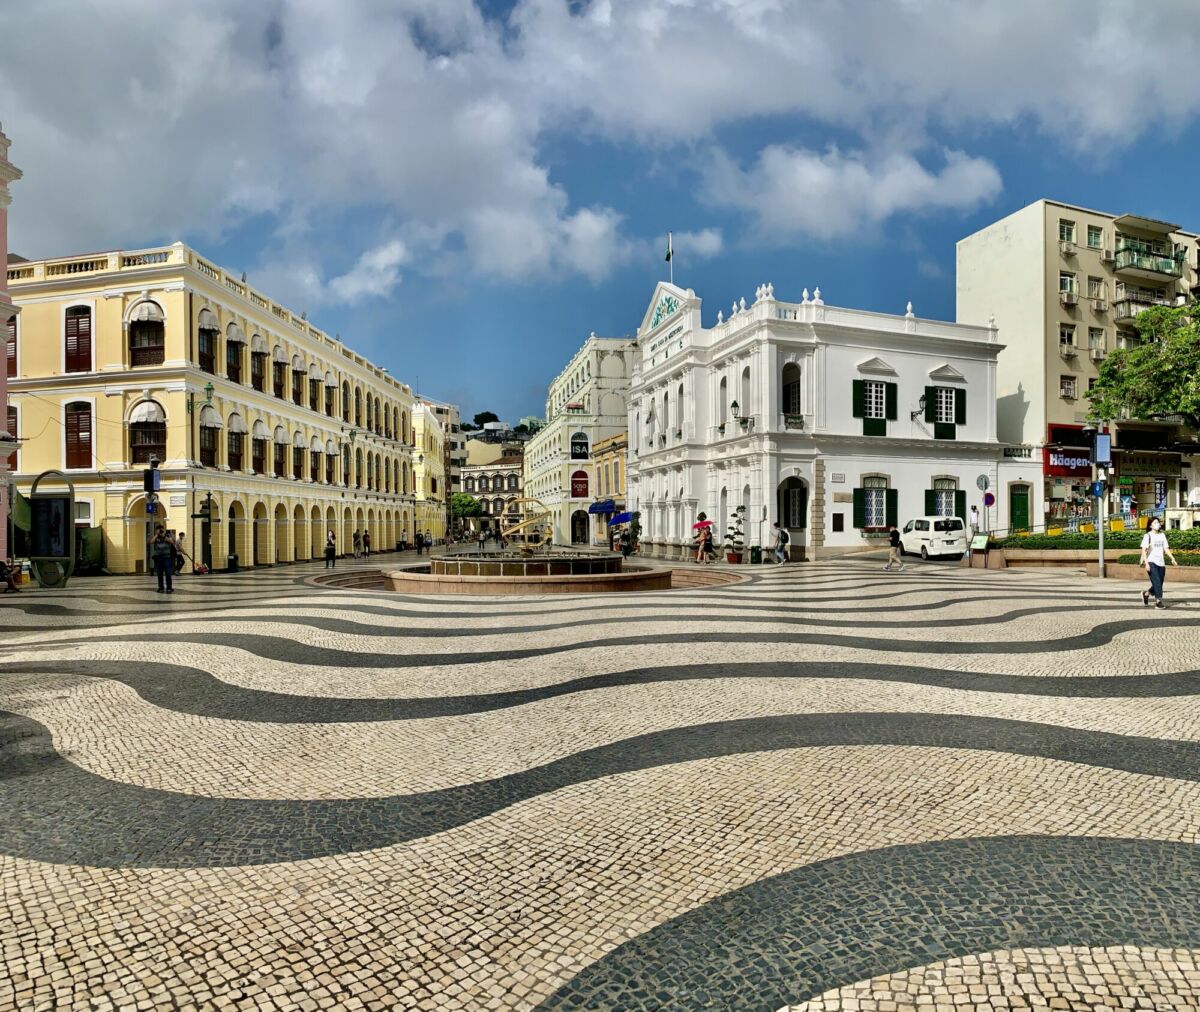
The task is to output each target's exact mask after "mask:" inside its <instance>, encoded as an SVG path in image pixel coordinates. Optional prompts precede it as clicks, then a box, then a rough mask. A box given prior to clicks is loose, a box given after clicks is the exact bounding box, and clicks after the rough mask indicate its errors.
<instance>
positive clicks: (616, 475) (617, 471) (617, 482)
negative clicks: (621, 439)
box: [613, 457, 621, 495]
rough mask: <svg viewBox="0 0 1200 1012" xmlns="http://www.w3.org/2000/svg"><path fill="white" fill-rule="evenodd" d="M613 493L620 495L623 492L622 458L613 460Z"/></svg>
mask: <svg viewBox="0 0 1200 1012" xmlns="http://www.w3.org/2000/svg"><path fill="white" fill-rule="evenodd" d="M613 492H614V493H616V494H618V495H619V494H620V492H621V458H620V457H617V458H616V459H614V460H613Z"/></svg>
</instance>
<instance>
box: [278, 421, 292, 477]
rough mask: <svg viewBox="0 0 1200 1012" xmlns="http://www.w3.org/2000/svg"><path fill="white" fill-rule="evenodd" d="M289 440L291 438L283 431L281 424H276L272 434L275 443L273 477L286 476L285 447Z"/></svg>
mask: <svg viewBox="0 0 1200 1012" xmlns="http://www.w3.org/2000/svg"><path fill="white" fill-rule="evenodd" d="M290 442H291V440H290V439H288V436H287V433H286V432H285V431H284V429H283V426H282V425H276V426H275V434H274V443H275V459H274V464H275V477H276V478H286V477H287V448H288V443H290Z"/></svg>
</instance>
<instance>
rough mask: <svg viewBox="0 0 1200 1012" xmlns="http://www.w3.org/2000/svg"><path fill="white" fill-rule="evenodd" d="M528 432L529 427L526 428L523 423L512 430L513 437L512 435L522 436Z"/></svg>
mask: <svg viewBox="0 0 1200 1012" xmlns="http://www.w3.org/2000/svg"><path fill="white" fill-rule="evenodd" d="M528 432H529V426H528V425H526V424H525V423H524V422H522V423H521V424H520V425H518V426H517V427H516V428H515V429H513V435H514V436H524V435H526V434H527V433H528Z"/></svg>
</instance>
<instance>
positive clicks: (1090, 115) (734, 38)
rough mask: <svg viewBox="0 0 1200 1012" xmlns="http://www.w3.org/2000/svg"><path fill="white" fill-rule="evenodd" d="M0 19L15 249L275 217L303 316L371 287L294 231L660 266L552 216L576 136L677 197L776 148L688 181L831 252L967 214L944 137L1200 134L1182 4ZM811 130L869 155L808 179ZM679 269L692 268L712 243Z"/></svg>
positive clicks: (1097, 144)
mask: <svg viewBox="0 0 1200 1012" xmlns="http://www.w3.org/2000/svg"><path fill="white" fill-rule="evenodd" d="M10 7H11V9H6V11H5V14H4V19H5V32H6V34H8V35H11V37H12V38H16V39H20V40H21V45H19V46H16V47H10V48H9V50H8V51H6V53H5V59H4V60H3V61H2V62H0V94H3V95H4V96H5V110H4V112H5V119H6V128H7V132H8V133H9V134H10V136H12V138H13V141H14V147H13V156H14V158H15V159H16V160H17V162H18V164H20V165H21V166H22V168H24V169H25V170H26V176H25V178H24V179H23V180H21V182H20V183H19V184H18V185H17V187H15V188H14V189H15V193H14V197H15V203H14V207H13V212H12V215H11V226H10V227H11V229H12V231H13V236H14V247H15V248H17V249H19V250H21V251H22V252H24V253H27V254H29V255H53V254H60V253H66V252H71V251H77V250H90V249H101V248H109V247H112V246H115V245H131V244H133V243H137V242H141V241H164V240H171V239H175V238H178V237H180V236H181V235H185V234H186V235H187V236H189V237H193V238H195V239H197V240H199V241H204V240H205V239H211V238H212V237H215V236H220V235H222V234H224V233H225V232H227V231H228V230H229V229H230V228H231V227H233V226H236V225H239V224H242V223H244V222H245V221H246V220H247V219H248V217H250V216H252V215H270V216H273V217H274V219H275V222H276V231H275V234H274V236H273V238H276V239H278V240H279V241H280V242H281V243H282V246H283V248H282V249H280V250H276V251H271V254H270V256H268V257H267V259H269V260H271V261H272V262H274V263H299V264H307V265H308V266H307V267H306V268H304V269H302V270H301V271H300V272H299V274H298V275H297V278H296V279H295V280H293V282H292V284H293V286H294V287H307V288H308V289H309V290H310V292H311V295H312V297H313V298H318V297H319V298H326V299H328V298H344V297H346V296H347V294H349V293H359V294H360V297H364V298H365V297H368V296H369V295H370V294H371V293H373V292H375V291H378V290H382V289H386V288H387V287H388V286H389V284H391V283H394V278H393V277H392V276H391V275H390V274H389V270H390V269H391V268H389V267H386V266H384V267H380V266H379V265H375V266H374V267H373V268H372V266H371V265H370V264H366V263H364V264H362V265H360V267H359V268H356V269H352V270H351V271H350V272H348V273H347V274H346V275H345V279H344V280H342V279H340V278H339V279H335V280H334V281H323V280H322V279H323V278H325V277H327V276H328V275H329V274H331V273H333V271H331V270H330V268H329V265H328V264H327V263H325V262H324V261H325V258H326V254H324V253H320V254H319V253H317V252H314V250H321V251H323V250H330V251H335V250H340V249H341V248H342V246H341V245H340V244H339V243H334V242H329V241H324V238H325V237H323V236H322V235H321V234H320V231H319V229H316V228H315V226H312V225H311V222H312V220H313V219H314V218H315V217H320V216H324V217H325V219H326V220H328V219H330V218H332V217H336V216H337V215H338V214H339V213H340V212H343V211H345V212H362V213H365V214H369V215H375V216H377V217H384V218H386V219H387V220H388V221H389V222H391V223H393V224H394V228H393V229H392V231H393V232H394V233H395V234H397V235H398V236H401V237H402V241H403V243H404V248H405V250H406V251H407V255H408V257H409V258H410V259H409V260H408V261H407V267H406V269H409V270H420V271H422V272H424V271H430V272H434V273H440V274H452V273H459V274H461V273H463V272H471V271H474V272H478V273H481V274H484V275H492V276H496V277H500V278H504V279H518V280H520V279H532V278H542V277H546V276H547V275H549V274H550V273H551V272H553V273H554V274H555V275H557V276H563V277H568V276H579V275H582V276H584V277H587V278H589V279H593V280H599V279H601V278H603V277H605V276H606V275H607V274H608V273H609V272H611V271H612V270H613V269H614V268H616V267H618V266H620V265H622V264H624V263H628V262H630V261H631V260H633V259H637V258H639V257H641V256H643V255H644V254H643V252H642V250H643V248H644V246H645V244H649V243H653V244H654V245H655V246H657V244H658V241H659V240H657V239H652V237H651V236H650V235H648V234H647V230H645V229H643V228H641V227H640V223H639V222H638V221H637V220H635V219H631V218H629V217H628V216H627V214H626V213H625V211H624V210H623V208H622V207H621V206H619V205H618V204H617V203H616V200H617V196H616V195H619V194H620V193H621V192H623V191H622V190H621V189H620V188H618V187H614V188H613V191H612V192H613V194H614V197H613V198H608V199H607V202H605V201H604V200H601V201H597V200H595V199H594V198H593V199H590V200H582V201H581V200H576V199H574V198H573V194H572V193H571V192H569V191H568V190H567V189H566V188H565V186H564V184H563V183H562V181H561V180H560V179H558V178H556V177H555V175H554V174H553V172H552V169H551V166H552V165H553V162H552V161H551V158H550V156H549V155H548V154H547V151H548V150H549V145H548V142H549V141H552V140H554V139H556V138H558V137H559V136H564V135H566V136H571V137H575V136H577V135H579V134H580V132H581V131H583V132H584V133H585V134H589V133H590V134H600V135H602V136H603V137H606V138H609V139H613V140H615V141H617V142H618V143H620V144H622V145H626V146H632V147H634V148H635V149H639V150H642V151H647V150H649V151H650V152H651V153H652V154H656V155H662V154H663V153H664V152H665V151H667V150H670V152H671V155H672V157H673V159H674V161H675V162H676V164H678V165H680V166H683V167H684V169H685V171H686V167H687V166H689V165H694V164H695V159H696V157H697V156H696V155H695V154H694V152H696V151H702V150H707V149H709V148H712V147H714V146H715V147H717V148H718V149H720V148H721V147H722V146H726V145H727V144H728V146H732V142H727V141H726V138H727V136H729V135H727V134H726V128H728V127H731V126H735V125H736V126H740V125H743V124H749V123H753V122H761V123H767V124H771V127H772V129H774V130H775V131H776V136H775V137H774V138H773V141H772V143H771V144H770V145H769V146H767V147H766V148H765V149H764V150H762V151H761V152H759V151H755V152H749V153H747V152H746V151H745V150H744V148H739V149H738V150H737V151H736V152H735V154H736V156H737V157H738V159H739V160H741V161H742V162H743V164H749V165H750V166H751V167H750V168H749V169H730V168H726V169H724V170H721V171H724V172H725V176H726V178H725V181H724V184H725V185H724V186H722V185H721V182H722V181H721V179H720V178H716V177H719V175H720V173H719V172H716V170H714V169H712V168H711V167H710V168H709V171H708V174H707V176H706V181H707V184H708V186H709V189H710V190H712V191H713V192H714V193H716V194H717V195H718V196H719V198H720V199H721V200H722V201H723V202H725V203H728V204H730V205H731V206H735V207H744V208H746V209H748V210H751V211H752V212H753V213H754V214H755V215H756V216H757V215H759V214H760V213H761V209H760V208H759V207H757V206H756V205H754V204H753V201H754V200H755V199H756V198H761V197H766V196H770V197H772V198H778V199H779V200H780V201H781V203H780V208H781V212H782V213H784V214H785V217H786V220H787V221H789V222H790V223H791V224H790V225H789V227H791V228H793V229H794V230H797V231H803V230H809V229H815V230H816V232H817V234H827V230H828V229H830V228H831V227H833V226H832V225H831V224H830V223H831V222H836V221H854V220H869V221H879V220H883V219H884V218H886V217H888V216H889V215H891V214H895V213H899V212H901V211H906V210H923V209H936V208H945V209H959V208H964V207H970V206H974V205H975V204H976V203H977V202H978V201H979V200H983V199H987V194H988V193H990V192H992V191H993V188H994V186H995V185H996V182H995V175H994V170H993V169H991V167H990V166H989V165H988V163H987V162H986V161H984V160H983V159H981V158H978V157H972V156H971V155H970V154H962V155H955V156H952V157H950V159H949V160H947V162H946V164H945V165H943V166H940V167H937V168H927V167H925V166H924V165H922V164H921V160H919V158H920V159H922V160H924V161H926V162H928V155H927V154H926V153H927V152H929V151H930V150H933V147H932V145H931V142H930V138H931V137H932V136H936V135H938V134H939V133H949V134H952V135H954V136H955V137H956V140H955V141H954V144H955V146H956V147H958V148H962V149H964V150H968V149H969V148H970V146H971V144H972V141H973V139H974V138H976V137H977V136H978V135H979V133H980V131H981V130H985V129H987V128H989V127H991V126H994V125H997V124H1005V125H1014V126H1017V127H1020V128H1021V129H1032V130H1037V131H1040V132H1041V133H1043V134H1044V135H1046V136H1049V137H1052V138H1054V139H1055V140H1056V141H1058V142H1059V144H1061V145H1063V146H1066V147H1067V148H1071V147H1073V146H1074V147H1077V148H1078V150H1080V151H1084V150H1086V151H1108V152H1110V153H1112V154H1113V156H1116V155H1118V154H1119V152H1120V151H1121V150H1123V149H1124V148H1126V147H1128V146H1129V145H1132V144H1133V143H1134V142H1136V141H1137V140H1138V139H1139V138H1140V137H1141V136H1143V135H1145V134H1147V133H1153V132H1156V131H1160V130H1161V129H1162V128H1163V127H1166V128H1168V129H1171V128H1176V127H1180V126H1183V125H1186V124H1187V123H1189V122H1191V121H1192V120H1193V119H1194V118H1195V117H1196V116H1197V114H1198V113H1200V89H1194V88H1188V87H1186V86H1183V85H1182V84H1181V83H1180V82H1181V78H1180V76H1179V70H1178V68H1180V67H1185V66H1188V65H1190V62H1191V57H1192V56H1193V55H1194V53H1195V52H1197V51H1200V18H1197V17H1195V16H1194V0H1156V2H1155V3H1153V4H1144V5H1142V6H1141V7H1139V8H1138V10H1137V21H1136V25H1134V24H1133V23H1131V22H1130V20H1129V10H1130V7H1129V5H1128V3H1127V2H1125V0H1123V2H1117V0H1060V2H1058V3H1054V4H1046V3H1045V2H1044V0H1006V2H1005V3H1002V4H1001V3H995V4H984V5H981V4H972V3H963V2H961V0H896V2H882V3H874V4H870V5H869V14H868V15H864V5H863V4H860V3H845V2H844V0H582V2H581V0H570V2H568V0H518V2H517V3H516V6H515V7H514V9H513V12H512V14H511V16H510V17H509V19H508V20H507V22H505V23H497V22H496V21H495V20H494V19H489V18H485V17H484V16H483V14H482V13H481V12H480V10H479V8H478V6H477V5H476V3H474V2H472V0H406V2H404V3H401V4H394V5H387V4H379V3H371V2H366V0H343V2H340V3H338V4H332V5H331V4H329V3H326V2H323V0H288V2H281V0H267V2H263V3H255V4H246V3H239V2H237V0H210V2H208V3H206V4H204V5H203V7H202V8H199V7H195V6H194V5H187V4H184V5H178V4H176V5H167V4H152V3H148V2H146V0H105V3H103V4H87V5H61V4H36V3H26V4H22V5H10ZM1063 39H1069V40H1070V46H1069V52H1068V51H1064V50H1062V48H1061V47H1062V40H1063ZM1064 52H1068V55H1067V56H1064ZM47 54H53V57H54V60H53V62H54V67H55V72H54V73H53V74H46V73H45V72H44V67H45V63H46V59H47ZM820 124H832V125H835V126H836V127H837V128H838V129H839V130H841V131H844V132H847V133H849V135H850V138H849V140H847V141H845V142H844V143H845V144H846V146H847V147H848V148H856V149H858V148H860V149H861V151H862V152H864V153H862V154H858V153H856V154H829V153H826V154H815V153H813V150H812V149H813V148H814V147H819V144H820V142H819V141H806V140H805V134H806V133H807V132H809V131H810V130H811V128H813V127H814V125H815V126H816V127H819V126H820ZM748 156H750V157H748ZM1089 157H1090V156H1089ZM731 164H732V163H731ZM714 173H716V177H715V176H714ZM632 182H633V183H634V184H636V182H637V180H636V179H634V180H632ZM801 185H803V186H805V187H808V190H807V191H804V192H806V193H807V200H802V199H801V191H800V190H799V187H800V186H801ZM817 204H823V206H822V207H821V208H820V213H817V212H816V211H815V210H814V206H815V205H817ZM313 209H320V212H321V214H320V215H314V214H313V213H312V212H313ZM1149 210H1150V211H1151V212H1152V213H1153V212H1155V211H1156V210H1157V208H1149ZM1160 213H1167V212H1166V210H1165V209H1164V210H1163V211H1162V212H1160ZM267 234H270V227H269V226H268V229H267ZM679 238H680V240H681V246H680V249H681V255H682V253H683V249H684V247H683V245H682V238H683V237H682V235H681V236H680V237H679ZM301 243H304V244H307V245H303V246H302V245H301ZM691 249H692V250H693V252H694V254H695V255H715V254H716V253H717V252H719V251H720V249H721V242H720V238H719V235H716V234H712V235H709V234H707V232H706V231H702V232H700V233H699V234H698V235H697V236H695V237H693V241H692V244H691ZM710 251H711V252H710ZM329 255H332V254H329ZM394 266H396V267H397V268H398V267H399V266H401V265H400V264H396V265H394ZM372 271H374V273H372ZM389 279H391V280H389Z"/></svg>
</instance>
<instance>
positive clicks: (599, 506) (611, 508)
mask: <svg viewBox="0 0 1200 1012" xmlns="http://www.w3.org/2000/svg"><path fill="white" fill-rule="evenodd" d="M616 509H617V507H616V504H615V503H614V502H613V501H612V500H611V499H601V500H600V501H599V502H594V503H592V505H591V506H589V507H588V512H589V513H614V512H616Z"/></svg>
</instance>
